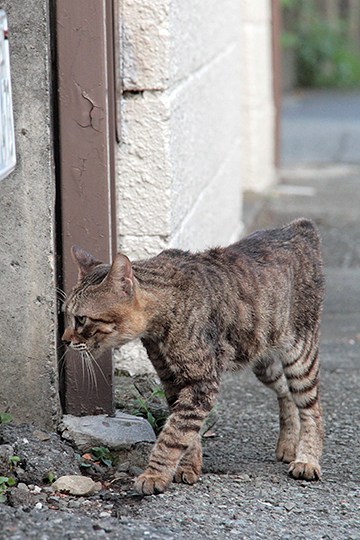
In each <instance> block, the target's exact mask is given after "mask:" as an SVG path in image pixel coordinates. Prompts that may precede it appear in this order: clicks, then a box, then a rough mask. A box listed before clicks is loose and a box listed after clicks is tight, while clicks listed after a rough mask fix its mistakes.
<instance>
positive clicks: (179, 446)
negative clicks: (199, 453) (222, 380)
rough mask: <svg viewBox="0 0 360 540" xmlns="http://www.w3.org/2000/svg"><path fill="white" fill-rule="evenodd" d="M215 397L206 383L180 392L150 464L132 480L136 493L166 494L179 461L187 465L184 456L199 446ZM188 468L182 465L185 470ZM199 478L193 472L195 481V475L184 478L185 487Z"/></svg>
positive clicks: (212, 385)
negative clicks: (200, 434) (201, 433)
mask: <svg viewBox="0 0 360 540" xmlns="http://www.w3.org/2000/svg"><path fill="white" fill-rule="evenodd" d="M216 394H217V390H216V391H214V384H211V385H208V384H206V383H201V384H194V385H193V386H191V387H185V388H183V389H182V390H181V391H180V392H179V397H178V400H177V403H176V405H175V407H174V409H173V412H172V414H171V415H170V416H169V418H168V420H167V422H166V424H165V426H164V428H163V430H162V432H161V433H160V436H159V438H158V440H157V442H156V444H155V447H154V449H153V451H152V453H151V456H150V460H149V464H148V466H147V468H146V470H145V471H144V473H143V474H141V475H140V476H139V477H138V478H136V480H135V489H136V490H137V491H138V492H139V493H141V494H143V495H152V494H154V493H155V494H156V493H162V492H163V491H165V489H166V488H167V487H168V485H169V484H170V483H171V482H172V480H173V478H174V475H175V472H176V470H177V468H178V465H179V462H180V460H181V458H182V457H183V456H184V459H185V461H186V452H187V451H188V450H190V449H191V448H192V447H193V446H194V445H197V444H198V443H199V432H200V428H201V425H202V423H203V421H204V419H205V418H206V416H207V415H208V414H209V412H210V410H211V408H212V406H213V404H214V402H215V398H216ZM188 465H189V464H188V463H187V462H185V467H188ZM180 467H182V465H180ZM200 468H201V462H200ZM180 470H181V469H180ZM183 472H185V471H183ZM188 472H189V471H188ZM199 474H200V471H198V472H196V478H195V475H194V476H192V477H191V475H189V476H187V479H188V480H189V481H188V482H187V483H194V482H195V481H196V480H197V479H198V477H199ZM184 480H185V478H184ZM191 480H194V482H193V481H191ZM185 481H186V480H185Z"/></svg>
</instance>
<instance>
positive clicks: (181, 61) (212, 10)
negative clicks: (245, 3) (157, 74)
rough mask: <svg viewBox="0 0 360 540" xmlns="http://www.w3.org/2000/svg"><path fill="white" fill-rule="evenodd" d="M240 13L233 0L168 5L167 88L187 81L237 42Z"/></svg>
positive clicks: (187, 0)
mask: <svg viewBox="0 0 360 540" xmlns="http://www.w3.org/2000/svg"><path fill="white" fill-rule="evenodd" d="M241 11H242V6H241V2H238V1H234V0H222V1H221V2H219V1H217V0H207V1H206V2H203V0H182V1H181V2H180V1H172V2H171V3H170V13H169V19H170V23H169V29H170V40H171V41H170V58H171V62H170V85H173V84H174V83H175V82H177V81H180V80H185V79H187V78H188V77H189V76H190V75H191V74H194V73H195V72H196V71H197V70H199V69H202V68H203V67H204V66H206V65H207V64H209V63H210V62H211V61H212V60H213V59H214V58H216V57H217V56H218V55H219V54H222V52H223V51H224V50H225V49H226V48H227V47H228V46H229V45H230V44H233V43H236V42H239V41H240V38H239V29H240V25H241ZM224 27H226V31H224Z"/></svg>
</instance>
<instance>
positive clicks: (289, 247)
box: [63, 218, 324, 495]
mask: <svg viewBox="0 0 360 540" xmlns="http://www.w3.org/2000/svg"><path fill="white" fill-rule="evenodd" d="M72 254H73V258H74V260H75V261H76V263H77V266H78V270H79V281H78V283H77V285H76V286H75V287H74V289H73V291H72V292H71V294H70V295H69V298H68V300H67V301H66V304H65V313H66V321H67V328H66V329H65V332H64V335H63V340H64V341H65V342H67V343H68V344H69V345H70V347H72V348H73V349H75V350H80V351H87V352H88V353H89V355H92V356H94V357H95V358H96V357H97V356H99V355H100V354H102V353H103V351H104V350H105V349H107V348H109V347H113V346H119V345H122V344H124V343H126V342H128V341H130V340H133V339H135V338H141V340H142V342H143V344H144V346H145V348H146V350H147V352H148V355H149V358H150V360H151V362H152V363H153V365H154V367H155V369H156V371H157V373H158V375H159V377H160V379H161V382H162V384H163V386H164V389H165V393H166V398H167V401H168V404H169V407H170V410H171V414H170V416H169V418H168V420H167V422H166V424H165V426H164V428H163V430H162V432H161V434H160V435H159V437H158V440H157V443H156V444H155V446H154V449H153V451H152V454H151V456H150V460H149V464H148V466H147V468H146V470H145V472H144V473H143V474H141V475H140V476H139V477H138V478H137V479H136V480H135V487H136V489H137V491H138V492H139V493H142V494H145V495H149V494H153V493H161V492H163V491H164V490H165V489H166V487H167V486H168V485H169V484H170V482H171V481H172V480H175V481H176V482H185V483H187V484H193V483H195V482H196V481H197V480H198V478H199V475H200V471H201V465H202V452H201V441H200V435H199V432H200V428H201V425H202V423H203V421H204V419H205V418H206V416H207V415H208V414H209V412H210V410H211V409H212V407H213V406H214V403H215V400H216V398H217V395H218V391H219V382H220V377H221V373H222V372H223V371H224V370H225V369H226V368H227V367H229V366H230V365H232V366H233V365H234V364H237V365H238V367H243V366H250V367H251V368H252V369H253V371H254V373H255V375H256V376H257V377H258V378H259V379H260V381H262V382H263V383H264V384H265V385H267V386H269V387H270V388H272V389H273V390H274V391H275V392H276V394H277V398H278V403H279V410H280V435H279V439H278V443H277V447H276V457H277V459H278V460H282V461H284V462H286V463H290V466H289V473H290V474H291V475H292V476H293V477H294V478H304V479H306V480H313V479H319V478H320V465H319V460H320V457H321V453H322V441H323V428H322V421H321V408H320V404H319V391H318V378H319V360H318V347H319V323H320V314H321V308H322V301H323V294H324V275H323V268H322V261H321V253H320V241H319V236H318V233H317V231H316V229H315V226H314V224H313V223H312V222H311V221H309V220H307V219H303V218H301V219H298V220H295V221H293V222H291V223H290V224H289V225H287V226H284V227H282V228H279V229H273V230H264V231H258V232H255V233H253V234H251V235H250V236H248V237H247V238H245V239H243V240H241V241H240V242H237V243H235V244H233V245H231V246H229V247H226V248H222V247H221V248H215V249H210V250H208V251H205V252H203V253H190V252H188V251H181V250H177V249H168V250H166V251H163V252H162V253H160V254H159V255H158V256H156V257H154V258H151V259H149V260H141V261H136V262H133V263H131V262H130V261H129V259H128V258H127V257H126V256H125V255H123V254H121V253H119V254H118V255H117V256H116V257H115V260H114V262H113V263H112V265H111V266H110V265H107V264H104V263H102V262H100V261H98V260H96V259H95V258H94V257H93V256H92V255H90V254H88V253H87V252H85V251H84V250H82V249H81V248H79V247H76V246H74V247H73V248H72Z"/></svg>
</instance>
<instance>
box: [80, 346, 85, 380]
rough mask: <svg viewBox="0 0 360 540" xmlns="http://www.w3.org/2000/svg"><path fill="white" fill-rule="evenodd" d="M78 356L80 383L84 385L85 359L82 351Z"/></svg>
mask: <svg viewBox="0 0 360 540" xmlns="http://www.w3.org/2000/svg"><path fill="white" fill-rule="evenodd" d="M80 356H81V373H82V382H83V384H84V382H85V366H84V364H85V358H84V353H83V352H82V351H80Z"/></svg>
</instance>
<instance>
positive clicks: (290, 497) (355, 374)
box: [0, 169, 360, 540]
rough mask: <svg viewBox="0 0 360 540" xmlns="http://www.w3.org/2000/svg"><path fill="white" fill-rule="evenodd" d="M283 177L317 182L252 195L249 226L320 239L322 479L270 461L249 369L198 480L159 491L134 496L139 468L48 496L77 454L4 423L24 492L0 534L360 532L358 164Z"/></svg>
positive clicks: (266, 397)
mask: <svg viewBox="0 0 360 540" xmlns="http://www.w3.org/2000/svg"><path fill="white" fill-rule="evenodd" d="M333 172H334V171H333ZM283 184H284V185H285V186H292V187H294V186H305V187H306V186H315V187H316V190H315V193H314V194H313V195H312V196H311V197H310V196H304V195H301V196H299V195H294V192H292V194H289V193H287V192H286V189H285V192H282V193H279V190H277V188H275V189H274V192H273V193H272V194H271V196H270V197H269V198H268V199H267V200H265V201H260V202H259V201H258V208H260V211H259V212H258V215H257V219H256V224H255V225H256V227H258V226H273V225H277V224H280V223H284V222H286V221H288V220H289V219H291V218H293V217H295V216H296V217H297V216H299V215H307V216H309V217H313V218H314V219H315V220H316V221H317V223H318V225H319V227H320V230H321V233H322V236H323V238H324V252H325V260H326V265H327V277H328V286H327V300H326V305H325V312H324V320H323V332H322V347H321V358H322V373H321V391H322V403H323V408H324V416H325V422H326V440H325V449H324V458H323V463H322V468H323V477H322V480H321V482H304V481H296V480H293V479H291V478H289V477H288V476H287V473H286V466H285V465H283V464H280V463H276V462H275V459H274V449H275V443H276V438H277V431H278V427H277V424H278V420H277V410H276V400H275V397H274V395H273V394H272V393H271V392H270V391H269V390H267V389H266V388H265V387H263V386H262V385H261V384H260V383H259V382H258V381H257V380H255V377H254V376H253V375H252V374H251V373H250V372H241V373H228V374H226V375H225V377H224V380H223V385H222V393H221V398H220V400H219V404H218V411H217V417H218V421H217V424H216V425H215V426H214V428H213V432H214V433H213V436H212V437H208V438H206V439H205V440H204V472H203V475H202V477H201V480H200V481H199V483H198V484H197V485H195V486H191V487H190V486H185V485H177V484H173V485H172V486H171V487H170V489H169V490H168V492H166V493H165V494H162V495H158V496H151V497H145V498H141V497H139V496H137V495H135V494H134V492H133V488H132V477H133V474H134V473H136V472H137V471H136V468H134V467H132V468H130V469H131V470H125V471H124V472H123V473H122V474H120V475H119V478H118V479H117V480H116V481H115V482H112V483H111V478H110V477H106V476H105V477H103V478H102V480H103V489H102V490H101V491H100V492H99V493H96V494H95V495H92V496H90V497H74V496H68V495H60V494H56V493H53V491H52V489H51V487H50V486H49V485H46V484H44V482H43V479H44V476H45V477H46V475H47V474H48V471H49V470H51V471H53V472H54V473H56V475H59V474H64V473H66V474H69V473H73V472H75V471H77V470H78V456H77V455H76V453H75V452H74V451H73V450H72V449H71V448H69V447H67V446H66V445H65V444H64V443H63V442H62V441H61V440H60V438H59V437H57V436H56V435H55V434H46V433H44V432H39V431H36V432H35V434H34V430H32V429H30V428H29V427H28V426H23V427H20V428H16V429H17V431H14V430H15V428H11V427H9V426H7V427H6V428H4V429H3V433H2V439H0V442H3V443H4V442H7V443H8V444H10V446H11V445H12V447H13V448H12V449H10V450H9V451H11V450H14V451H16V452H17V453H18V454H19V455H23V456H24V455H25V456H26V460H25V462H24V463H21V464H20V467H23V469H24V473H22V476H21V475H20V476H21V478H20V479H21V481H22V482H23V483H24V484H26V486H27V490H26V488H24V486H22V487H23V489H20V488H19V487H15V488H11V489H10V490H9V492H10V495H9V497H8V503H7V504H0V524H1V525H0V538H1V539H19V540H23V539H24V540H25V539H26V540H27V539H32V538H34V539H44V540H45V539H49V540H50V539H51V540H57V539H85V538H86V539H92V538H109V539H140V538H141V539H143V538H150V539H166V540H170V539H174V540H181V539H190V538H191V539H194V540H197V539H203V538H217V539H223V538H224V539H225V538H226V539H228V538H241V539H263V538H264V539H265V538H266V539H267V538H271V539H273V538H275V539H276V538H281V539H291V540H297V539H299V540H300V539H304V540H305V539H311V540H317V539H333V540H349V539H353V540H355V539H360V444H359V443H360V439H359V425H360V392H359V386H360V367H359V366H360V362H359V356H360V307H359V302H358V297H359V287H358V283H359V282H360V257H359V247H358V246H359V244H358V243H357V242H356V239H357V238H359V236H360V223H359V222H358V221H359V220H358V208H359V205H358V201H359V197H360V171H359V170H358V169H353V170H351V171H347V172H346V173H344V174H340V173H338V174H337V176H336V174H330V173H329V171H327V170H325V169H324V170H320V171H319V170H318V171H313V172H311V171H310V172H308V174H307V175H306V174H305V175H300V176H299V174H298V172H293V173H290V172H288V173H287V174H286V175H285V177H284V179H283ZM280 191H281V190H280ZM290 191H291V190H290ZM295 191H296V190H295ZM284 193H285V194H284ZM286 193H287V194H286ZM339 201H340V202H339ZM344 208H346V211H344ZM345 232H346V234H345ZM0 436H1V433H0ZM24 438H25V439H26V441H27V442H24ZM39 441H40V443H39ZM2 448H3V450H4V445H2ZM0 449H1V445H0ZM98 476H99V475H98ZM96 479H98V478H96ZM24 489H25V491H24Z"/></svg>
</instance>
